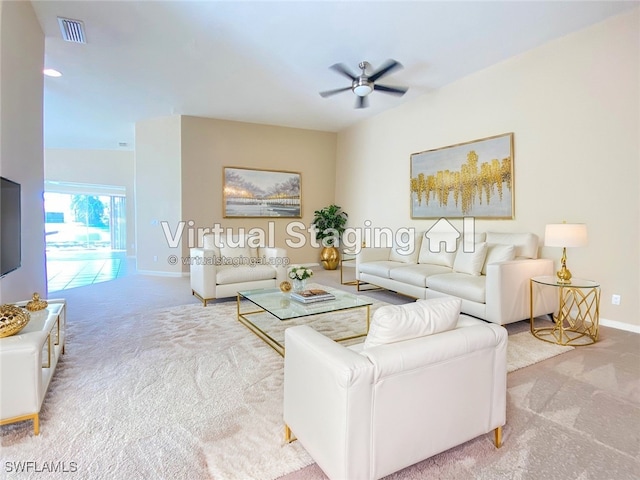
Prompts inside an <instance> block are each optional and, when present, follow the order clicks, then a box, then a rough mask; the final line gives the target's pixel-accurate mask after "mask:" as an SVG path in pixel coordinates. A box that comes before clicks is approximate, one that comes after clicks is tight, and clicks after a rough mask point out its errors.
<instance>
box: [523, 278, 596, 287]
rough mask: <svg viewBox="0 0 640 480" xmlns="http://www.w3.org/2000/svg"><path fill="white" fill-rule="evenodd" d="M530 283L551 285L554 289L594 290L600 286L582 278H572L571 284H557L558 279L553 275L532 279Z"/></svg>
mask: <svg viewBox="0 0 640 480" xmlns="http://www.w3.org/2000/svg"><path fill="white" fill-rule="evenodd" d="M531 281H532V282H535V283H541V284H543V285H551V286H554V287H573V288H595V287H599V286H600V284H599V283H598V282H594V281H593V280H585V279H583V278H572V279H571V283H559V282H558V277H556V276H554V275H546V276H541V277H533V278H532V279H531Z"/></svg>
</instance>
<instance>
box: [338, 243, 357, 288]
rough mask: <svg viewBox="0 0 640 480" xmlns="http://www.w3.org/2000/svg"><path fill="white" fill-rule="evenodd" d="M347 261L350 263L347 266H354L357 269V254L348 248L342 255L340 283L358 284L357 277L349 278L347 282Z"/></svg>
mask: <svg viewBox="0 0 640 480" xmlns="http://www.w3.org/2000/svg"><path fill="white" fill-rule="evenodd" d="M345 262H346V263H347V264H348V265H346V267H349V268H353V269H354V271H355V268H356V264H355V262H356V254H355V253H354V252H349V251H347V250H343V251H342V254H341V255H340V284H341V285H357V284H358V280H357V279H354V280H348V281H346V282H345V281H344V267H345Z"/></svg>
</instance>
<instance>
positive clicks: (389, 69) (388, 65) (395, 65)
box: [369, 60, 402, 82]
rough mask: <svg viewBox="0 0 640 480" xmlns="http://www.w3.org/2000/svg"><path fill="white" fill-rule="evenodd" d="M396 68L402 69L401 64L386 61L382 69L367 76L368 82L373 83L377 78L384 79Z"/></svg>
mask: <svg viewBox="0 0 640 480" xmlns="http://www.w3.org/2000/svg"><path fill="white" fill-rule="evenodd" d="M397 68H402V64H401V63H400V62H396V61H395V60H387V62H386V63H385V64H384V65H383V66H382V67H380V68H379V69H378V70H376V71H375V72H373V73H372V74H371V75H369V81H370V82H375V81H376V80H378V79H379V78H382V77H384V76H385V75H387V74H389V73H391V72H392V71H393V70H396V69H397Z"/></svg>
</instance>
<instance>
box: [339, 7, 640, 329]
mask: <svg viewBox="0 0 640 480" xmlns="http://www.w3.org/2000/svg"><path fill="white" fill-rule="evenodd" d="M639 16H640V15H639V10H638V9H635V10H634V11H633V12H631V13H628V14H624V15H621V16H617V17H614V18H612V19H610V20H608V21H606V22H603V23H600V24H598V25H595V26H593V27H590V28H588V29H585V30H582V31H580V32H577V33H574V34H572V35H568V36H566V37H563V38H561V39H559V40H556V41H553V42H551V43H548V44H546V45H544V46H542V47H539V48H536V49H534V50H531V51H529V52H527V53H525V54H522V55H519V56H517V57H514V58H512V59H510V60H508V61H505V62H503V63H501V64H498V65H495V66H492V67H490V68H487V69H485V70H483V71H481V72H478V73H476V74H474V75H470V76H468V77H466V78H464V79H462V80H460V81H458V82H456V83H454V84H451V85H449V86H447V87H444V88H441V89H439V90H436V91H434V92H432V93H429V94H427V95H424V96H422V97H420V98H419V99H418V100H416V101H413V102H410V103H407V104H405V105H402V106H400V107H398V108H396V109H394V110H392V111H389V112H386V113H383V114H381V115H379V116H377V117H375V118H373V119H370V120H368V121H364V122H362V123H360V124H358V125H357V126H355V127H353V128H350V129H348V130H346V131H343V132H341V133H340V134H339V135H338V155H337V169H338V172H339V174H338V176H337V179H336V185H337V186H336V201H337V202H338V203H339V204H342V205H343V206H344V208H345V209H346V210H347V211H349V213H350V222H349V225H350V226H354V227H355V226H361V225H362V224H363V222H364V221H365V220H370V221H372V223H373V226H378V227H382V226H388V227H392V228H394V229H397V228H399V227H405V226H414V227H416V228H418V229H426V228H428V227H430V226H431V225H433V223H434V222H435V220H411V219H410V208H409V176H410V175H409V173H410V172H409V156H410V154H411V153H414V152H420V151H424V150H429V149H433V148H438V147H443V146H447V145H452V144H456V143H460V142H465V141H469V140H473V139H478V138H484V137H487V136H491V135H497V134H502V133H507V132H514V134H515V166H514V169H515V220H502V221H486V220H484V221H483V220H478V221H477V222H476V226H477V229H478V230H481V231H484V230H489V229H490V230H499V231H532V232H535V233H536V234H538V235H539V236H540V237H541V238H542V237H543V235H544V226H545V224H547V223H556V222H561V221H563V220H566V221H568V222H584V223H586V224H587V227H588V230H589V246H588V247H586V248H576V249H570V250H569V252H568V259H569V261H568V264H569V268H570V269H571V270H572V272H573V274H574V276H576V277H582V278H591V279H595V280H597V281H599V282H601V283H602V302H601V317H603V318H604V319H605V320H609V321H614V322H623V323H625V324H630V325H632V326H635V327H639V326H640V317H639V316H638V308H639V306H640V305H639V300H638V298H639V295H638V294H639V292H640V279H639V275H640V274H639V269H638V265H639V264H640V253H639V244H640V242H639V241H638V240H639V231H638V227H639V223H638V218H639V208H640V197H639V193H638V179H639V176H640V173H639V163H640V162H639V152H640V149H639V138H640V136H639V133H640V123H639V106H640V92H639V85H640V75H639V71H640V64H639V58H640V51H639V43H640V42H638V38H639V37H638V32H639V28H640V25H639V24H640V22H639ZM452 223H454V224H455V222H452ZM458 226H459V224H458ZM560 254H561V252H560V250H559V249H555V248H542V249H541V255H542V256H544V257H548V258H554V259H558V258H559V257H560ZM612 294H620V295H622V303H621V305H620V306H612V304H611V295H612Z"/></svg>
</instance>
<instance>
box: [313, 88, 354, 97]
mask: <svg viewBox="0 0 640 480" xmlns="http://www.w3.org/2000/svg"><path fill="white" fill-rule="evenodd" d="M347 90H351V87H344V88H336V89H335V90H327V91H326V92H320V96H321V97H329V96H331V95H335V94H336V93H340V92H346V91H347Z"/></svg>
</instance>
